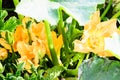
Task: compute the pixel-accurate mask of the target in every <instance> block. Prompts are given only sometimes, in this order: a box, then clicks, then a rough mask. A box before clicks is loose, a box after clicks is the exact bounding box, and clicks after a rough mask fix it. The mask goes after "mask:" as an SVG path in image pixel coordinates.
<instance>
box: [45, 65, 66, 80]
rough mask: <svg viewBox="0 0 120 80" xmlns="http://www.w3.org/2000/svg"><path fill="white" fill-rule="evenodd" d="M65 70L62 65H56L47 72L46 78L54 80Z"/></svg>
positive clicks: (46, 79)
mask: <svg viewBox="0 0 120 80" xmlns="http://www.w3.org/2000/svg"><path fill="white" fill-rule="evenodd" d="M63 71H64V68H63V67H62V66H54V67H53V68H51V69H48V70H47V71H46V73H45V76H44V78H43V79H44V80H54V79H55V78H57V77H58V76H60V74H61V73H62V72H63Z"/></svg>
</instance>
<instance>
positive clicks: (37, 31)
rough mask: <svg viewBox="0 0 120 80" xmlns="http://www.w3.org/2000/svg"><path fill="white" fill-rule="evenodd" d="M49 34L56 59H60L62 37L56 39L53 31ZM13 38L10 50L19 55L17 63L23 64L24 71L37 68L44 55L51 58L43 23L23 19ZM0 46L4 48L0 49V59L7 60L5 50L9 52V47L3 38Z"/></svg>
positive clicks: (0, 40)
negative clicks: (32, 67) (33, 67)
mask: <svg viewBox="0 0 120 80" xmlns="http://www.w3.org/2000/svg"><path fill="white" fill-rule="evenodd" d="M29 22H31V25H28V26H27V24H28V23H29ZM51 34H52V39H53V43H54V47H55V51H56V53H57V57H58V58H60V49H61V47H62V45H63V41H62V35H59V36H58V37H57V34H56V32H54V31H51ZM13 36H14V43H13V45H12V48H13V50H14V52H18V53H19V54H20V58H19V59H18V61H19V62H25V69H26V70H28V71H29V72H30V68H31V64H34V66H35V67H38V66H39V64H38V63H39V59H40V58H42V57H43V56H44V55H45V54H47V55H48V56H49V58H51V55H50V50H49V47H48V42H47V38H46V32H45V25H44V23H43V22H40V23H36V22H35V21H34V20H32V19H30V18H28V17H25V18H24V19H23V20H22V25H19V26H17V28H16V30H15V32H14V33H13ZM0 44H2V45H3V46H4V48H1V49H0V52H1V53H2V54H0V59H2V60H4V59H5V58H7V50H6V49H8V50H11V47H10V45H9V44H7V43H6V41H5V40H4V39H3V38H0ZM3 57H4V58H3Z"/></svg>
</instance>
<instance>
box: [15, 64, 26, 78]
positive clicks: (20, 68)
mask: <svg viewBox="0 0 120 80" xmlns="http://www.w3.org/2000/svg"><path fill="white" fill-rule="evenodd" d="M24 66H25V63H24V62H22V63H19V64H17V71H16V76H20V75H21V72H22V71H23V70H24Z"/></svg>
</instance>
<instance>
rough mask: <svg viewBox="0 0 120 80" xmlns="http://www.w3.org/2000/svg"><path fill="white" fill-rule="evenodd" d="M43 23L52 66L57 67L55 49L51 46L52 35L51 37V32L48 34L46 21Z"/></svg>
mask: <svg viewBox="0 0 120 80" xmlns="http://www.w3.org/2000/svg"><path fill="white" fill-rule="evenodd" d="M44 22H45V30H46V36H47V41H48V46H49V49H50V53H51V58H52V62H53V65H59V62H58V58H57V55H56V52H55V48H54V45H53V40H52V35H51V32H50V26H49V23H48V21H47V20H45V21H44Z"/></svg>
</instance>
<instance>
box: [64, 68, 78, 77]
mask: <svg viewBox="0 0 120 80" xmlns="http://www.w3.org/2000/svg"><path fill="white" fill-rule="evenodd" d="M66 73H67V74H68V75H70V76H77V75H78V69H67V70H66Z"/></svg>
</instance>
